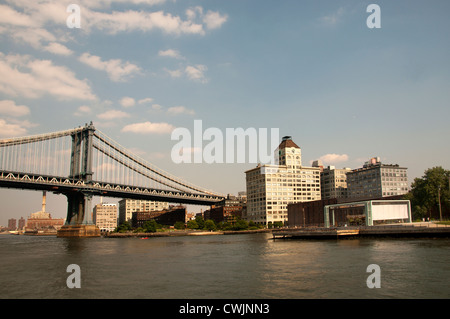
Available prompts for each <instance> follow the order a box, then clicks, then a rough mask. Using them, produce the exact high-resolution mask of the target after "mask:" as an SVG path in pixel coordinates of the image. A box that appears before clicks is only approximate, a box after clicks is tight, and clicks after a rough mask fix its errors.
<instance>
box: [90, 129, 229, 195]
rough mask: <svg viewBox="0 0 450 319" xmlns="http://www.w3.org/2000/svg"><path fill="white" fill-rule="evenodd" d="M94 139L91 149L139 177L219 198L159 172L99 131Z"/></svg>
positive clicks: (156, 168)
mask: <svg viewBox="0 0 450 319" xmlns="http://www.w3.org/2000/svg"><path fill="white" fill-rule="evenodd" d="M94 137H96V138H97V139H98V141H97V140H95V139H94V143H93V147H94V148H95V149H97V150H98V151H100V152H101V153H103V154H105V155H107V156H108V157H110V158H111V159H113V160H115V161H116V162H118V163H120V164H121V165H123V166H124V167H127V168H128V169H131V170H132V171H134V172H136V173H138V174H140V175H141V176H144V177H146V178H149V179H151V180H152V181H155V182H157V183H159V184H162V185H165V186H167V187H170V188H172V189H175V190H179V191H186V189H188V190H190V191H195V192H199V193H202V194H208V195H214V196H221V195H218V194H216V193H214V192H212V191H209V190H207V189H204V188H201V187H198V186H195V185H193V184H191V183H188V182H186V181H183V180H181V179H179V178H177V177H175V176H174V175H172V174H169V173H168V172H165V171H163V170H161V169H160V168H158V167H156V166H155V165H153V164H151V163H149V162H148V161H146V160H144V159H142V158H141V157H140V156H138V155H136V154H133V153H131V152H130V151H129V150H127V149H126V148H124V147H123V146H121V145H120V144H119V143H117V142H115V141H113V140H112V139H111V138H109V137H108V136H107V135H105V134H104V133H102V132H101V131H99V130H96V131H95V133H94ZM99 142H100V143H99ZM116 172H120V171H116Z"/></svg>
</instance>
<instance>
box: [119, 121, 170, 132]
mask: <svg viewBox="0 0 450 319" xmlns="http://www.w3.org/2000/svg"><path fill="white" fill-rule="evenodd" d="M174 129H175V127H174V126H173V125H171V124H168V123H164V122H162V123H152V122H148V121H147V122H142V123H134V124H129V125H126V126H125V127H124V128H123V129H122V132H130V133H137V134H169V133H171V132H172V131H173V130H174Z"/></svg>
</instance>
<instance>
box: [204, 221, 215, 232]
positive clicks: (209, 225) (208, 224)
mask: <svg viewBox="0 0 450 319" xmlns="http://www.w3.org/2000/svg"><path fill="white" fill-rule="evenodd" d="M205 229H207V230H216V224H215V223H214V221H213V220H212V219H208V220H206V221H205Z"/></svg>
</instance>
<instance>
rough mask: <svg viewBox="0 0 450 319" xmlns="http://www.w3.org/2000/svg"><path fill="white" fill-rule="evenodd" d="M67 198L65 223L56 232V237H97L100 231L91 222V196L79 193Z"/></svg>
mask: <svg viewBox="0 0 450 319" xmlns="http://www.w3.org/2000/svg"><path fill="white" fill-rule="evenodd" d="M65 195H66V196H67V218H66V223H65V225H63V226H62V227H61V229H60V230H58V233H57V236H58V237H99V236H100V229H99V228H98V227H97V226H96V225H95V224H94V223H93V221H92V216H91V213H92V209H91V207H92V205H91V203H92V195H91V194H85V193H81V192H74V193H68V194H65Z"/></svg>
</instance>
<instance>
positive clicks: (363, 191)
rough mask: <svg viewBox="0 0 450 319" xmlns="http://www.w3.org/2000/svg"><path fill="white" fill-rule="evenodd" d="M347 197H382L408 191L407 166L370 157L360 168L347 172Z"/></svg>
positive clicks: (402, 193)
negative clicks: (386, 162)
mask: <svg viewBox="0 0 450 319" xmlns="http://www.w3.org/2000/svg"><path fill="white" fill-rule="evenodd" d="M347 188H348V198H351V199H358V198H382V197H387V196H398V195H404V194H406V193H407V192H408V175H407V168H405V167H400V166H399V165H398V164H394V165H393V164H383V163H381V161H380V158H379V157H376V158H375V157H374V158H371V159H370V160H369V161H367V162H366V163H365V164H364V165H363V167H362V168H358V169H355V170H352V171H350V172H347Z"/></svg>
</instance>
